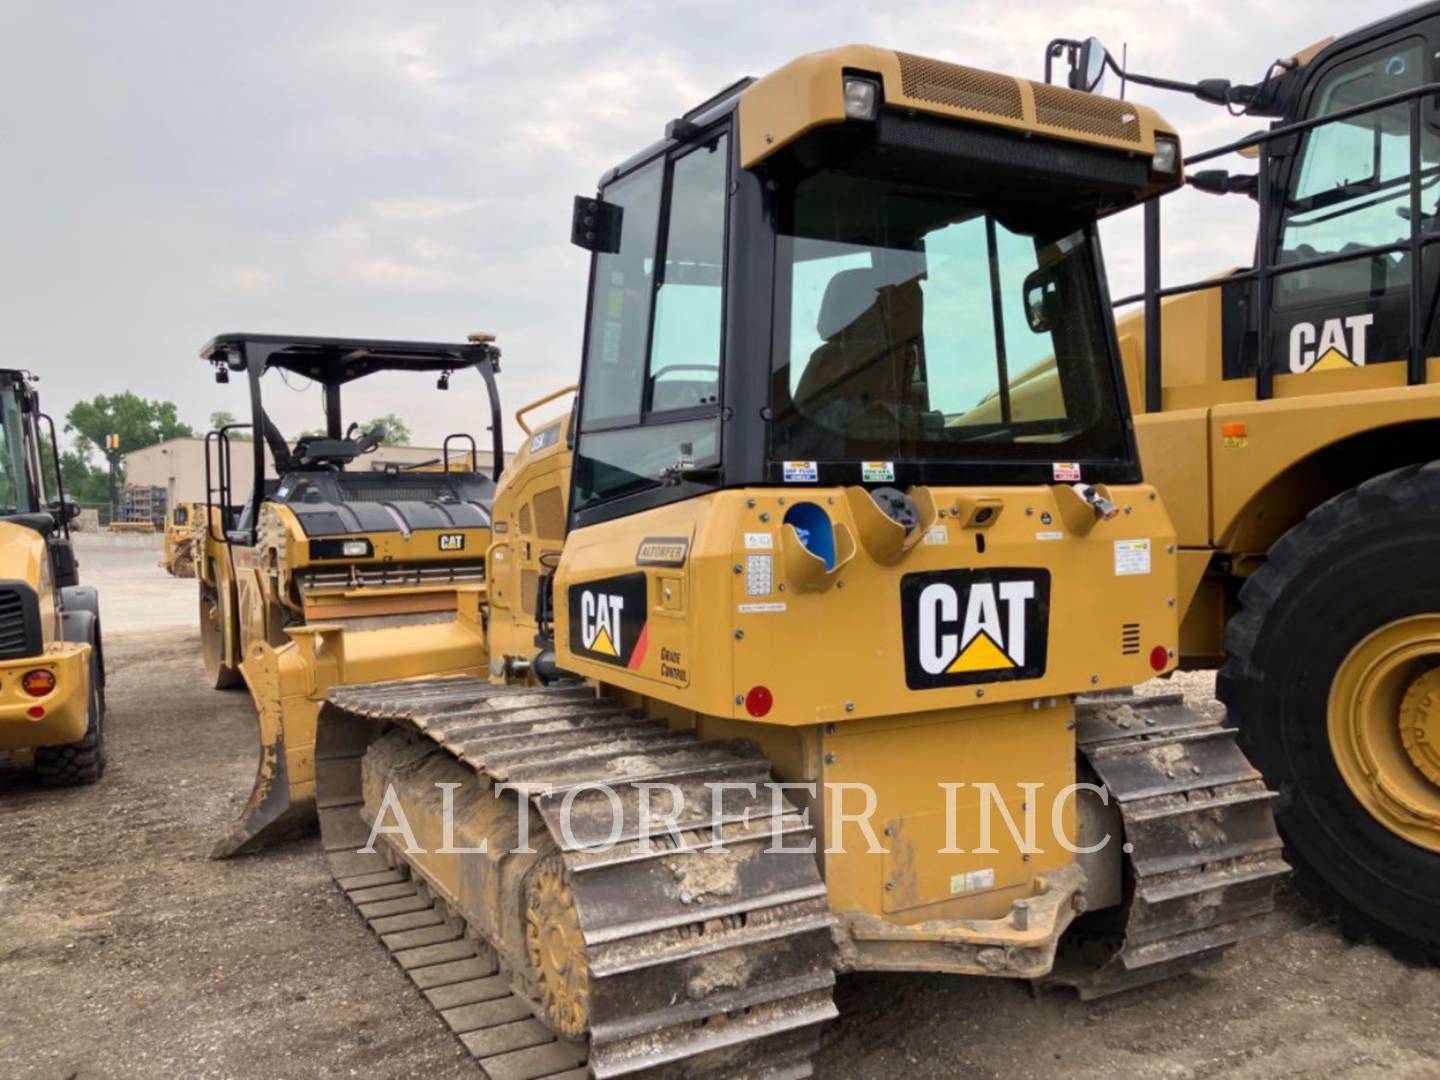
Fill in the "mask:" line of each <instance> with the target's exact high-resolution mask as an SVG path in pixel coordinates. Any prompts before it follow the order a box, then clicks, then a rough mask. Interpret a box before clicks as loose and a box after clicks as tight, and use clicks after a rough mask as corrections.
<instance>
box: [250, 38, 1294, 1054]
mask: <svg viewBox="0 0 1440 1080" xmlns="http://www.w3.org/2000/svg"><path fill="white" fill-rule="evenodd" d="M1181 175H1182V174H1181V166H1180V147H1179V142H1178V139H1177V137H1176V136H1175V134H1174V132H1173V131H1172V130H1171V129H1170V128H1169V127H1168V126H1167V125H1166V124H1165V123H1164V122H1163V121H1162V120H1161V119H1160V117H1159V116H1158V115H1157V114H1155V113H1154V112H1153V111H1151V110H1149V109H1145V108H1141V107H1137V106H1135V105H1131V104H1128V103H1125V102H1121V101H1111V100H1105V99H1102V98H1099V97H1096V96H1093V95H1089V94H1086V93H1082V92H1080V91H1076V90H1071V89H1066V88H1058V87H1052V86H1046V85H1043V84H1035V83H1031V82H1027V81H1023V80H1019V79H1015V78H1011V77H1008V76H1004V75H999V74H994V73H990V72H986V71H981V70H978V69H974V68H969V67H964V66H960V65H956V64H951V63H942V62H938V61H935V60H930V59H926V58H923V57H919V56H914V55H909V54H904V53H897V52H893V51H889V50H885V49H879V48H872V47H863V46H854V47H847V48H842V49H837V50H833V51H829V52H822V53H816V54H813V55H808V56H803V57H801V58H799V59H797V60H795V61H793V62H792V63H789V64H787V65H785V66H784V67H782V68H780V69H779V70H777V71H775V72H773V73H771V74H770V75H767V76H766V77H764V78H761V79H758V80H750V79H747V80H743V81H741V82H739V83H736V84H735V85H733V86H730V87H728V88H726V89H725V90H723V91H722V92H720V93H719V94H717V95H716V96H715V97H713V98H711V99H710V100H708V101H706V102H703V103H702V104H700V105H698V106H697V107H696V108H694V109H692V110H691V111H689V112H688V113H686V114H684V115H683V116H680V117H677V118H675V119H674V120H672V121H671V122H670V123H669V124H668V125H666V127H665V131H664V136H663V138H661V139H660V140H659V141H657V142H656V143H655V144H653V145H652V146H650V147H648V148H646V149H644V150H642V151H640V152H639V153H637V154H635V155H634V156H632V157H630V158H629V159H628V160H626V161H625V162H624V163H623V164H621V165H619V166H617V167H616V168H614V169H612V170H610V171H609V172H607V173H606V174H605V175H604V176H603V177H602V179H601V182H600V185H599V189H598V191H597V193H596V194H594V195H587V196H582V197H579V198H577V200H576V202H575V207H574V212H573V218H572V238H573V239H574V241H575V242H576V243H577V244H578V245H579V246H581V247H582V248H584V249H586V250H587V251H589V252H590V253H591V260H592V261H591V271H590V290H589V299H588V305H587V315H586V334H585V345H584V354H583V359H582V365H581V383H580V388H579V395H578V401H577V403H576V405H575V406H574V408H573V409H571V411H570V412H569V413H568V415H566V416H565V417H562V418H560V419H557V420H554V421H552V422H550V423H547V424H544V425H542V426H537V427H535V428H534V429H532V430H527V439H526V441H525V442H524V443H523V444H522V446H521V447H520V450H519V453H518V454H517V456H516V459H515V461H514V462H513V463H511V465H510V466H509V467H508V469H507V470H506V471H505V473H504V474H503V476H501V478H500V481H499V484H498V486H497V487H496V489H495V490H494V492H493V499H492V502H491V503H490V510H489V517H490V521H491V525H490V539H489V544H488V547H487V549H486V551H485V559H484V574H483V579H480V580H477V581H475V582H474V583H473V584H470V585H466V586H463V587H459V588H457V590H456V596H457V599H456V611H455V612H454V614H453V615H452V616H451V617H450V620H449V621H448V622H445V623H438V624H427V625H425V626H424V627H423V628H405V629H403V630H391V629H377V628H373V627H370V626H368V625H367V624H366V623H364V622H363V621H361V620H356V621H354V622H353V623H350V624H348V625H347V624H346V623H344V622H342V621H340V620H333V621H322V620H321V619H320V618H318V617H317V618H315V619H307V620H306V621H305V622H304V623H303V624H299V625H296V624H291V625H288V626H286V627H284V630H285V633H286V634H287V635H288V636H289V638H290V639H291V640H290V642H289V643H287V644H283V645H279V644H276V643H273V642H266V643H265V645H264V649H265V650H268V652H264V653H262V655H264V656H268V657H271V658H273V659H271V660H270V661H267V664H266V665H265V667H264V668H263V669H262V668H260V667H256V668H253V669H252V668H249V667H247V669H246V670H247V676H248V677H250V678H251V680H252V684H253V682H254V680H255V678H256V677H257V676H258V674H259V672H260V671H262V670H263V671H265V672H266V673H267V674H266V675H265V677H266V678H274V679H276V680H277V684H278V686H279V687H280V691H279V693H280V696H281V697H282V698H283V697H285V695H290V696H291V697H294V698H299V697H304V699H305V700H306V701H316V702H317V704H318V707H319V715H318V718H317V726H316V736H315V747H314V759H313V770H314V778H315V790H314V795H315V802H316V805H317V807H318V812H319V819H320V827H321V834H322V842H323V846H324V849H325V851H326V855H327V858H328V859H329V862H330V866H331V870H332V872H333V874H334V876H335V878H336V880H337V882H338V883H339V885H340V887H341V888H342V889H343V890H344V891H345V893H346V894H347V896H348V897H349V898H350V899H351V900H352V901H353V902H354V904H355V906H356V908H357V910H358V911H359V913H360V914H361V916H362V917H363V918H364V919H365V920H366V921H367V922H368V924H369V925H370V927H371V928H372V929H373V930H374V931H375V932H376V934H377V935H378V936H379V938H380V941H381V942H382V943H383V945H384V946H385V947H386V949H387V950H389V952H390V953H391V954H392V955H393V956H394V958H395V960H396V961H397V962H398V963H399V964H400V966H401V967H402V968H404V969H405V970H406V971H407V972H408V973H409V974H410V976H411V978H412V980H413V981H414V983H415V985H416V986H417V987H418V988H419V989H420V990H422V991H423V992H424V993H425V995H426V997H427V998H428V999H429V1001H430V1002H431V1003H432V1004H433V1005H434V1006H435V1008H436V1009H437V1010H439V1012H440V1014H441V1016H442V1017H443V1018H444V1020H445V1021H446V1023H447V1024H448V1025H449V1026H450V1027H451V1028H452V1029H453V1030H454V1031H455V1032H456V1034H457V1035H458V1036H459V1037H460V1038H461V1040H462V1041H463V1043H464V1044H465V1046H466V1048H467V1049H468V1050H469V1052H470V1053H471V1054H472V1055H473V1057H474V1058H475V1060H476V1061H477V1062H478V1063H479V1065H480V1066H481V1068H482V1069H483V1070H484V1071H485V1072H486V1073H487V1074H488V1075H490V1076H491V1077H507V1078H516V1077H541V1076H566V1077H570V1076H575V1077H579V1076H587V1075H593V1076H597V1077H611V1076H620V1075H642V1074H643V1075H646V1076H689V1077H701V1076H704V1077H723V1076H764V1077H792V1076H796V1077H798V1076H804V1075H808V1074H809V1073H810V1070H811V1066H810V1058H811V1055H812V1053H813V1051H814V1050H815V1048H816V1045H817V1040H818V1032H819V1029H820V1026H821V1025H822V1024H823V1023H824V1022H826V1021H827V1020H829V1019H830V1018H832V1017H833V1016H834V1015H835V1006H834V1003H833V1000H832V988H833V984H834V979H835V973H836V972H837V971H926V972H942V973H953V974H964V975H989V976H1010V977H1021V978H1028V979H1034V980H1039V981H1044V980H1049V981H1054V982H1058V983H1063V984H1068V985H1072V986H1076V987H1078V988H1079V989H1080V991H1081V993H1082V994H1084V995H1086V996H1092V995H1100V994H1105V993H1112V992H1116V991H1119V990H1124V989H1127V988H1131V987H1135V986H1140V985H1144V984H1146V983H1149V982H1153V981H1155V980H1157V979H1161V978H1165V977H1169V976H1173V975H1178V974H1181V973H1183V972H1187V971H1191V970H1194V969H1195V968H1197V967H1199V966H1201V965H1203V964H1205V963H1207V962H1208V961H1210V960H1212V959H1213V958H1214V957H1216V956H1217V955H1218V954H1219V953H1220V952H1221V951H1222V950H1224V949H1225V948H1226V947H1228V946H1230V945H1233V944H1234V943H1236V942H1238V941H1240V940H1242V939H1244V938H1246V937H1248V936H1250V935H1253V934H1255V933H1257V932H1258V931H1259V930H1260V929H1261V928H1262V926H1263V923H1264V919H1265V916H1266V913H1267V912H1268V911H1269V910H1270V909H1271V906H1272V902H1273V896H1272V894H1273V889H1274V885H1275V883H1276V881H1277V880H1278V879H1279V878H1280V877H1281V875H1283V874H1284V873H1285V871H1286V866H1285V864H1284V862H1283V861H1282V859H1281V857H1280V840H1279V836H1278V834H1277V833H1276V831H1275V828H1274V823H1273V818H1272V813H1271V799H1272V793H1271V792H1270V791H1269V790H1268V789H1267V788H1266V786H1265V784H1264V782H1263V781H1262V780H1261V778H1260V776H1259V774H1258V773H1257V771H1256V770H1255V769H1254V768H1252V767H1251V765H1250V764H1249V763H1248V762H1247V760H1246V759H1245V757H1244V755H1243V753H1242V752H1241V750H1240V749H1239V747H1238V746H1237V745H1236V743H1235V741H1234V733H1233V732H1232V731H1230V730H1228V729H1225V728H1223V727H1221V726H1219V725H1218V724H1216V723H1214V722H1211V721H1209V720H1207V719H1206V718H1205V717H1203V716H1201V715H1199V714H1197V713H1195V712H1193V711H1191V710H1189V709H1187V708H1186V707H1185V706H1184V704H1183V703H1182V702H1181V701H1180V700H1179V699H1178V698H1176V697H1174V696H1161V697H1135V696H1127V695H1114V694H1112V695H1104V694H1102V693H1101V692H1104V691H1107V690H1115V689H1118V688H1124V687H1128V686H1131V685H1132V684H1135V683H1139V682H1143V681H1145V680H1147V679H1149V678H1151V677H1152V676H1154V675H1156V674H1158V673H1162V672H1165V671H1169V670H1171V669H1172V668H1173V667H1174V665H1175V663H1176V658H1177V653H1178V650H1179V647H1180V638H1179V619H1178V614H1179V612H1178V608H1177V597H1178V596H1179V589H1180V583H1181V573H1180V571H1181V561H1180V558H1179V554H1178V552H1177V547H1176V533H1175V527H1174V525H1173V523H1172V521H1171V518H1170V516H1169V514H1168V513H1167V511H1166V509H1165V505H1164V503H1163V502H1162V501H1161V500H1160V499H1159V497H1158V495H1157V493H1156V491H1155V489H1154V488H1153V487H1152V486H1150V485H1149V484H1147V483H1146V482H1145V480H1144V479H1143V477H1142V475H1141V470H1140V463H1139V460H1140V459H1139V454H1138V450H1137V447H1136V442H1135V438H1134V432H1133V429H1132V425H1131V423H1130V420H1129V417H1130V412H1129V408H1128V406H1127V402H1126V398H1125V393H1124V373H1123V370H1122V365H1121V353H1120V349H1119V344H1118V341H1117V338H1116V336H1115V332H1114V325H1113V322H1112V320H1111V318H1110V315H1109V312H1110V303H1109V298H1108V295H1107V292H1106V283H1105V275H1104V265H1103V261H1102V259H1101V256H1100V251H1099V247H1098V242H1097V238H1096V233H1097V221H1098V219H1099V218H1101V217H1102V216H1104V215H1107V214H1111V213H1115V212H1117V211H1120V210H1122V209H1125V208H1127V207H1132V206H1136V205H1138V204H1141V203H1143V202H1145V201H1147V200H1150V199H1153V198H1155V197H1157V196H1159V195H1160V194H1162V193H1163V192H1166V191H1169V190H1172V189H1174V188H1176V187H1177V186H1178V185H1179V184H1180V183H1181ZM1046 357H1051V358H1053V363H1052V364H1051V369H1052V371H1053V372H1054V373H1055V375H1056V378H1057V379H1058V386H1057V390H1056V392H1055V393H1054V394H1052V395H1050V396H1048V397H1047V398H1045V399H1044V400H1041V399H1038V398H1036V397H1033V396H1032V395H1031V394H1030V393H1029V392H1028V390H1027V388H1026V387H1025V386H1024V385H1023V382H1022V380H1021V373H1022V372H1024V371H1026V370H1027V369H1028V368H1029V367H1030V366H1032V365H1033V364H1036V363H1041V362H1043V361H1044V358H1046ZM231 366H232V367H233V366H235V362H233V361H232V364H231ZM250 370H251V371H252V372H254V371H256V370H257V368H256V366H255V362H254V361H251V362H250ZM253 385H254V382H253V376H252V386H253ZM992 393H993V394H994V395H995V398H996V400H997V401H998V406H997V407H996V409H995V415H993V416H991V415H989V410H990V404H989V399H990V396H991V395H992ZM338 475H340V476H343V475H344V473H343V472H342V473H340V474H338ZM268 500H269V502H268V505H270V506H273V507H274V508H275V512H277V513H288V512H290V510H291V509H300V508H302V506H303V502H299V503H297V500H296V495H295V492H294V490H293V489H292V488H291V487H289V486H288V485H287V483H286V481H285V480H283V479H282V480H281V481H280V485H279V487H277V488H276V489H275V491H274V492H273V493H271V494H270V495H269V496H268ZM257 501H258V499H257ZM287 508H288V509H287ZM341 524H347V523H345V522H338V523H337V528H336V531H335V532H334V533H332V534H330V535H329V536H328V537H327V540H328V541H330V542H333V543H336V544H338V545H341V546H342V550H343V546H344V545H346V544H351V543H355V544H360V543H365V542H366V535H367V534H366V533H365V532H364V530H363V529H361V528H359V527H358V523H348V524H349V529H348V531H342V530H341V529H340V528H339V527H338V526H339V525H341ZM297 535H298V534H297V532H296V531H295V529H293V528H291V527H288V526H287V528H285V529H283V530H282V529H278V528H273V527H272V528H270V529H266V528H265V527H263V526H262V527H261V528H260V529H259V531H258V532H256V533H255V534H254V539H253V540H252V542H251V546H252V548H253V550H254V553H255V554H254V559H255V564H256V566H257V567H267V566H269V565H271V564H272V563H275V564H277V565H278V564H280V563H283V562H285V561H286V560H288V559H291V558H293V557H294V555H295V545H296V539H295V538H296V537H297ZM282 542H283V544H284V545H285V546H284V548H283V551H282V550H281V549H280V547H279V545H280V544H281V543H282ZM309 543H310V545H311V547H312V550H313V545H314V543H315V540H313V539H312V540H310V541H309ZM376 556H377V558H378V556H379V552H378V551H377V553H376ZM383 566H384V564H383V562H379V561H374V560H366V561H362V562H360V563H359V564H358V565H357V566H356V568H355V570H354V573H357V574H358V573H374V572H379V571H380V570H382V569H383ZM421 633H429V634H434V635H436V639H435V640H437V641H439V640H442V639H443V641H444V642H445V643H446V647H449V645H450V643H452V642H453V643H456V644H458V643H459V642H461V641H462V640H463V641H464V642H465V645H464V649H463V650H460V651H457V652H456V653H455V656H454V660H453V666H454V667H456V668H459V667H460V666H462V665H464V664H467V663H468V664H469V665H470V666H471V667H472V668H473V669H474V672H473V673H470V674H455V675H450V676H447V677H433V676H431V677H425V678H407V677H405V676H406V674H407V673H406V672H404V671H396V672H395V674H393V675H391V676H389V677H388V678H387V676H386V675H385V671H386V670H394V669H396V668H400V667H402V666H403V665H402V664H401V663H399V658H400V657H402V656H405V655H409V653H408V652H405V651H403V650H411V649H413V648H414V645H413V641H414V637H413V636H412V635H419V634H421ZM245 663H246V665H248V664H249V663H250V661H248V660H247V661H246V662H245ZM432 666H435V665H434V664H433V662H432ZM321 702H323V704H319V703H321ZM286 741H287V742H288V735H287V738H286ZM293 749H294V748H292V751H293ZM277 760H278V759H277ZM291 760H292V761H293V758H292V759H291ZM254 839H255V840H256V841H263V840H265V839H268V836H266V835H259V834H257V835H256V836H255V837H254Z"/></svg>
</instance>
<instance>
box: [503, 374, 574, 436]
mask: <svg viewBox="0 0 1440 1080" xmlns="http://www.w3.org/2000/svg"><path fill="white" fill-rule="evenodd" d="M579 391H580V385H579V383H573V384H571V385H570V386H562V387H561V388H560V389H559V390H556V391H555V392H554V393H551V394H546V395H545V396H544V397H542V398H538V399H537V400H535V401H532V402H530V404H529V405H522V406H520V408H519V409H518V410H516V412H515V423H517V424H519V425H520V430H521V431H523V432H524V433H525V434H526V435H534V434H535V432H534V431H532V430H531V428H530V425H529V424H527V423H525V421H524V420H522V419H521V417H523V416H524V415H525V414H526V413H529V412H534V411H535V410H536V409H538V408H539V407H540V406H541V405H549V404H550V402H552V401H554V400H555V399H556V398H562V397H564V396H565V395H566V394H575V393H579Z"/></svg>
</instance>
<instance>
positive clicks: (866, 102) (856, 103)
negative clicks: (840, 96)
mask: <svg viewBox="0 0 1440 1080" xmlns="http://www.w3.org/2000/svg"><path fill="white" fill-rule="evenodd" d="M844 97H845V115H846V116H848V117H849V118H850V119H851V120H874V119H875V108H876V106H877V105H879V104H880V87H879V86H878V85H876V84H875V83H874V82H872V81H871V80H869V79H857V78H854V77H853V76H847V77H846V79H845V85H844Z"/></svg>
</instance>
